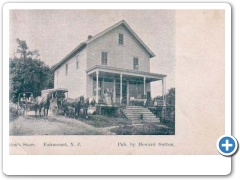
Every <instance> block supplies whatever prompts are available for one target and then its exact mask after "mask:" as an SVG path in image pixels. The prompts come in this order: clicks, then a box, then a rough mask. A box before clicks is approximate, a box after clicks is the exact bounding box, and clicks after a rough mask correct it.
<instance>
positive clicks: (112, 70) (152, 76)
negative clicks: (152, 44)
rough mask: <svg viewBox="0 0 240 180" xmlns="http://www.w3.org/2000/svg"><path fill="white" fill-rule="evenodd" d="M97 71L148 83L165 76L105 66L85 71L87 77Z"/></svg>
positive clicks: (97, 66)
mask: <svg viewBox="0 0 240 180" xmlns="http://www.w3.org/2000/svg"><path fill="white" fill-rule="evenodd" d="M97 71H98V72H106V73H113V74H122V75H127V76H137V77H146V78H148V79H149V80H150V81H157V80H162V79H163V78H164V77H166V76H167V75H165V74H157V73H150V72H145V71H138V70H132V69H124V68H116V67H110V66H105V65H96V66H93V67H91V68H89V69H87V70H86V72H87V74H88V75H92V74H94V73H96V72H97Z"/></svg>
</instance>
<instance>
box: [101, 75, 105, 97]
mask: <svg viewBox="0 0 240 180" xmlns="http://www.w3.org/2000/svg"><path fill="white" fill-rule="evenodd" d="M101 96H102V97H104V78H103V80H102V90H101Z"/></svg>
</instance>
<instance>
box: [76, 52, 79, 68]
mask: <svg viewBox="0 0 240 180" xmlns="http://www.w3.org/2000/svg"><path fill="white" fill-rule="evenodd" d="M76 69H79V54H77V56H76Z"/></svg>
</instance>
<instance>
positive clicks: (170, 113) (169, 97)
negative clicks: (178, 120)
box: [166, 88, 175, 121]
mask: <svg viewBox="0 0 240 180" xmlns="http://www.w3.org/2000/svg"><path fill="white" fill-rule="evenodd" d="M166 107H167V109H166V110H167V112H166V116H167V117H166V118H167V119H168V120H171V121H175V88H171V89H169V90H168V93H167V94H166Z"/></svg>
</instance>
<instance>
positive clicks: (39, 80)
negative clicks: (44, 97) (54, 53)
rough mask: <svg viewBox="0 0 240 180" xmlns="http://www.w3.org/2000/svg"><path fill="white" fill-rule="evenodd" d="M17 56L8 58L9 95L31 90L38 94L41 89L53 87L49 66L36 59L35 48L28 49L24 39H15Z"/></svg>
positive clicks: (37, 55)
mask: <svg viewBox="0 0 240 180" xmlns="http://www.w3.org/2000/svg"><path fill="white" fill-rule="evenodd" d="M16 41H17V44H18V48H17V53H18V54H20V56H19V57H14V58H10V62H9V68H10V96H12V95H13V94H15V95H16V96H18V94H19V93H21V92H26V91H29V92H32V93H33V94H34V96H35V97H36V96H39V95H40V94H41V90H43V89H48V88H52V87H53V73H52V71H51V69H50V68H49V66H47V65H46V64H45V63H44V62H43V61H41V60H40V59H38V57H39V53H38V51H37V50H34V51H30V50H28V46H27V43H26V41H23V40H20V39H17V40H16Z"/></svg>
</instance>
